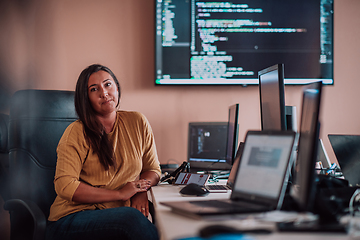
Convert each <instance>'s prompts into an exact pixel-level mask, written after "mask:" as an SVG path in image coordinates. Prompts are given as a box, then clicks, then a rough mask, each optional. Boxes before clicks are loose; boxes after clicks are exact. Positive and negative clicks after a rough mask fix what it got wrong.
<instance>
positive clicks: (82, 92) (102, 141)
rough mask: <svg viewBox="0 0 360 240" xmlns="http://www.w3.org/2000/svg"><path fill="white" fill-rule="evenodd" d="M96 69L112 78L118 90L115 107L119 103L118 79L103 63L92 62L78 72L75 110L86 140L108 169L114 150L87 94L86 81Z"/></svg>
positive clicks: (111, 164)
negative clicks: (82, 125)
mask: <svg viewBox="0 0 360 240" xmlns="http://www.w3.org/2000/svg"><path fill="white" fill-rule="evenodd" d="M98 71H105V72H107V73H109V74H110V76H111V77H112V78H113V79H114V81H115V83H116V85H117V88H118V92H119V96H118V97H119V98H118V99H119V100H118V102H117V105H116V107H117V106H118V105H119V103H120V96H121V91H120V84H119V81H118V80H117V78H116V76H115V74H114V73H113V72H112V71H111V70H110V69H109V68H107V67H105V66H103V65H100V64H93V65H90V66H88V67H87V68H85V69H84V70H83V71H82V72H81V73H80V76H79V78H78V81H77V83H76V89H75V110H76V113H77V115H78V117H79V119H80V120H81V122H82V123H83V124H84V129H85V138H86V140H87V142H88V143H89V144H90V145H91V147H92V148H93V149H94V152H95V153H96V154H97V155H98V156H99V160H100V163H101V164H102V165H103V166H104V168H105V170H108V169H109V167H111V166H115V156H114V150H113V147H112V144H111V143H110V141H109V139H108V138H107V136H106V133H105V129H104V127H103V125H102V124H101V123H100V122H99V121H98V120H97V119H96V112H95V110H94V109H93V107H92V106H91V103H90V100H89V95H88V82H89V78H90V75H91V74H93V73H95V72H98Z"/></svg>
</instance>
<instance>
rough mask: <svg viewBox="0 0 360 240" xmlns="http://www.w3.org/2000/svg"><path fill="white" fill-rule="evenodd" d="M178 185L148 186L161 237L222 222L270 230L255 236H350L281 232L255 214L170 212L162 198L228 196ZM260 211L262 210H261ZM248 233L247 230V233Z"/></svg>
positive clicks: (314, 239)
mask: <svg viewBox="0 0 360 240" xmlns="http://www.w3.org/2000/svg"><path fill="white" fill-rule="evenodd" d="M181 187H182V186H174V185H159V186H155V187H152V188H151V198H152V201H153V203H154V207H155V216H156V226H157V228H158V230H159V234H160V239H161V240H173V239H179V238H185V237H194V236H198V233H199V230H200V229H201V228H203V227H205V226H208V225H213V224H222V225H228V226H232V227H235V228H238V229H254V228H262V229H271V230H274V232H273V233H271V234H252V236H254V239H258V240H288V239H291V240H304V239H306V240H342V239H351V238H350V236H348V235H346V234H341V233H323V232H322V233H309V232H305V233H303V232H302V233H299V232H298V233H284V232H276V228H275V224H274V223H273V222H266V221H264V220H263V219H262V220H259V219H261V214H257V215H233V216H227V217H222V218H221V219H206V220H205V219H201V220H200V219H193V218H189V217H186V216H182V215H179V214H177V213H173V212H172V211H171V209H170V208H168V207H166V206H164V205H161V204H160V202H164V201H188V200H192V201H193V200H204V199H224V198H229V197H230V192H228V193H210V194H209V195H207V196H206V197H182V196H181V195H180V194H179V190H180V189H181ZM262 215H264V214H262ZM249 235H250V234H249Z"/></svg>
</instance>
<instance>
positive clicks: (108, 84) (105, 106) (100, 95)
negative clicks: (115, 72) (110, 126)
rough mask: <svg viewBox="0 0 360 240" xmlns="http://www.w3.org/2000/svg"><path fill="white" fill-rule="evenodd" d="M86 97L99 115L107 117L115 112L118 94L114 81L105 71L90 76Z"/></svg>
mask: <svg viewBox="0 0 360 240" xmlns="http://www.w3.org/2000/svg"><path fill="white" fill-rule="evenodd" d="M88 95H89V100H90V103H91V106H92V107H93V108H94V110H95V111H96V112H97V113H98V114H99V115H107V114H109V113H112V112H114V111H116V105H117V103H118V100H119V93H118V89H117V86H116V83H115V81H114V79H113V78H112V77H111V75H110V74H109V73H107V72H105V71H102V70H100V71H98V72H95V73H93V74H91V75H90V77H89V82H88Z"/></svg>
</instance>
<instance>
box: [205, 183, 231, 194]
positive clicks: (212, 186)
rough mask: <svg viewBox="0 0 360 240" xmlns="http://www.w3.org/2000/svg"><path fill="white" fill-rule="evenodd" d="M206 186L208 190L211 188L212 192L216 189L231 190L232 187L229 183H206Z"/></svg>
mask: <svg viewBox="0 0 360 240" xmlns="http://www.w3.org/2000/svg"><path fill="white" fill-rule="evenodd" d="M205 188H206V189H207V190H209V191H210V192H211V191H216V190H224V191H226V190H231V188H230V187H229V186H227V185H216V184H213V185H205Z"/></svg>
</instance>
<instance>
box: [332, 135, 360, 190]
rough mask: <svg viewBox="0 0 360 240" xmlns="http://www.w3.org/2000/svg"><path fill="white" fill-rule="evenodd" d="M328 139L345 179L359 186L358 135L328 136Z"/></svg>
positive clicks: (352, 184)
mask: <svg viewBox="0 0 360 240" xmlns="http://www.w3.org/2000/svg"><path fill="white" fill-rule="evenodd" d="M328 138H329V140H330V143H331V147H332V148H333V150H334V153H335V156H336V158H337V161H338V163H339V166H340V168H341V171H342V173H343V175H344V177H345V179H346V180H348V181H349V184H350V185H351V186H360V174H359V172H360V135H344V134H329V135H328Z"/></svg>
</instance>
